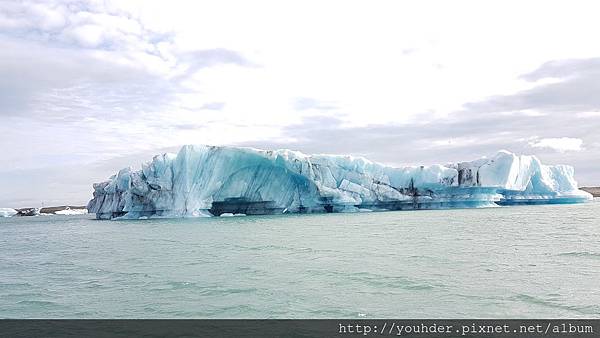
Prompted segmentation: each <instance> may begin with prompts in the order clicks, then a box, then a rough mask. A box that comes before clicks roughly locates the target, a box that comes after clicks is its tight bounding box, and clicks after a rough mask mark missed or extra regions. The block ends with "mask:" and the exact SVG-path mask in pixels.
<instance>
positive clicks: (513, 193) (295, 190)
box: [87, 145, 592, 219]
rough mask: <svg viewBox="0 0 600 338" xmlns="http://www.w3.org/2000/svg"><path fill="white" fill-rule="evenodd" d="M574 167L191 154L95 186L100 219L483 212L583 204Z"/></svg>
mask: <svg viewBox="0 0 600 338" xmlns="http://www.w3.org/2000/svg"><path fill="white" fill-rule="evenodd" d="M573 175H574V170H573V168H572V167H571V166H567V165H554V166H550V165H543V164H542V163H541V162H540V161H539V160H538V159H537V158H536V157H535V156H525V155H522V156H518V155H515V154H512V153H510V152H507V151H500V152H498V153H497V154H496V155H494V156H492V157H490V158H481V159H478V160H475V161H470V162H459V163H451V164H446V165H439V164H436V165H430V166H411V167H401V168H395V167H391V166H385V165H383V164H379V163H376V162H372V161H369V160H367V159H365V158H362V157H353V156H344V155H306V154H303V153H301V152H298V151H292V150H287V149H283V150H259V149H253V148H237V147H217V146H192V145H186V146H183V147H182V148H181V150H180V151H179V152H178V153H177V154H170V153H166V154H162V155H156V156H154V158H153V159H152V161H150V162H147V163H144V164H143V165H142V168H141V169H140V170H134V169H132V168H124V169H121V170H120V171H119V172H118V173H117V174H115V175H113V176H111V177H110V179H109V180H107V181H105V182H100V183H96V184H94V186H93V187H94V193H93V198H92V200H91V201H90V202H89V203H88V205H87V209H88V210H89V212H90V213H95V214H96V218H98V219H116V218H118V219H139V218H148V217H166V218H169V217H206V216H221V215H237V214H244V215H265V214H282V213H319V212H361V211H383V210H412V209H441V208H477V207H492V206H499V205H515V204H543V203H546V204H548V203H578V202H585V201H588V200H591V199H592V196H591V195H590V194H589V193H587V192H584V191H582V190H579V189H578V188H577V182H576V181H575V179H574V177H573Z"/></svg>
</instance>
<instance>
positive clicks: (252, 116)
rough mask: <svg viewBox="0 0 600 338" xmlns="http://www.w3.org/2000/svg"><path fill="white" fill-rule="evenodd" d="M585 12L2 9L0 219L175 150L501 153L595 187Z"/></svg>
mask: <svg viewBox="0 0 600 338" xmlns="http://www.w3.org/2000/svg"><path fill="white" fill-rule="evenodd" d="M599 12H600V4H598V2H594V1H560V2H559V1H527V2H524V1H518V2H517V1H514V2H513V1H486V2H482V1H452V2H450V1H383V0H382V1H348V0H345V1H326V2H325V1H311V0H308V1H287V2H282V1H260V0H259V1H251V2H250V1H227V0H225V1H212V2H205V1H178V0H171V1H128V0H125V1H123V0H120V1H109V0H107V1H71V0H65V1H55V0H49V1H48V0H47V1H30V0H23V1H11V0H8V1H7V0H2V1H0V121H1V122H0V152H1V154H2V159H1V160H0V161H1V163H2V165H1V166H0V207H25V206H39V205H42V204H43V205H57V204H76V205H83V204H85V203H86V202H87V201H88V200H89V199H90V198H91V194H92V184H93V183H94V182H99V181H102V180H105V179H107V178H108V177H109V176H110V175H111V174H113V173H115V172H116V171H118V169H120V168H122V167H126V166H133V167H134V168H139V167H140V165H141V163H142V162H144V161H148V160H151V158H152V156H153V155H154V154H158V153H163V152H167V151H168V152H176V151H177V149H178V148H179V147H180V146H181V145H184V144H211V145H232V146H248V147H256V148H263V149H270V148H288V149H294V150H300V151H303V152H307V153H337V154H339V153H344V154H352V155H357V156H364V157H367V158H369V159H371V160H374V161H378V162H381V163H384V164H388V165H392V166H404V165H421V164H424V165H428V164H434V163H447V162H455V161H464V160H472V159H475V158H479V157H482V156H491V155H493V154H494V153H495V152H497V151H498V150H501V149H506V150H509V151H512V152H516V153H519V154H533V155H536V156H538V157H539V158H540V159H541V160H542V162H544V163H547V164H570V165H573V166H574V167H575V173H576V179H577V180H578V181H579V183H580V185H600V132H598V130H599V127H600V44H598V32H600V20H598V19H597V13H599Z"/></svg>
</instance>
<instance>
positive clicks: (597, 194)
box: [579, 187, 600, 197]
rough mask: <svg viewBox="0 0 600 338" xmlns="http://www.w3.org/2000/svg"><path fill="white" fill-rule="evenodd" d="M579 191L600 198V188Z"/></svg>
mask: <svg viewBox="0 0 600 338" xmlns="http://www.w3.org/2000/svg"><path fill="white" fill-rule="evenodd" d="M579 189H581V190H583V191H587V192H589V193H590V194H592V196H594V197H600V187H581V188H579Z"/></svg>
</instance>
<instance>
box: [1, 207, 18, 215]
mask: <svg viewBox="0 0 600 338" xmlns="http://www.w3.org/2000/svg"><path fill="white" fill-rule="evenodd" d="M16 214H17V211H16V210H15V209H11V208H0V217H12V216H14V215H16Z"/></svg>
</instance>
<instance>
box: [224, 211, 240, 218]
mask: <svg viewBox="0 0 600 338" xmlns="http://www.w3.org/2000/svg"><path fill="white" fill-rule="evenodd" d="M240 216H246V214H234V213H231V212H224V213H222V214H221V217H240Z"/></svg>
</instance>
